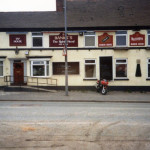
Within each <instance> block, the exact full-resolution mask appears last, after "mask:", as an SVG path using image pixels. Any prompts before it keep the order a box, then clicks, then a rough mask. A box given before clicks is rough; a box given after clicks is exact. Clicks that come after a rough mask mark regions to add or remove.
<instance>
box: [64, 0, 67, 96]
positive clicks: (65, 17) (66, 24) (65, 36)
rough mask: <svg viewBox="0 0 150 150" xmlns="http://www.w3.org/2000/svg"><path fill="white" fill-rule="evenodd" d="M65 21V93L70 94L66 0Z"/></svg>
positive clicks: (65, 8) (65, 6) (65, 7)
mask: <svg viewBox="0 0 150 150" xmlns="http://www.w3.org/2000/svg"><path fill="white" fill-rule="evenodd" d="M64 21H65V50H64V51H65V53H66V54H65V95H66V96H68V58H67V57H68V56H67V55H68V54H67V5H66V0H64Z"/></svg>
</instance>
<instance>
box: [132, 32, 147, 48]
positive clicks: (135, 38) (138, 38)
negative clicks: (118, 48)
mask: <svg viewBox="0 0 150 150" xmlns="http://www.w3.org/2000/svg"><path fill="white" fill-rule="evenodd" d="M130 46H145V35H144V34H140V33H139V32H136V33H135V34H133V35H130Z"/></svg>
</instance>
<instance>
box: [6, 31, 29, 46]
mask: <svg viewBox="0 0 150 150" xmlns="http://www.w3.org/2000/svg"><path fill="white" fill-rule="evenodd" d="M9 45H10V46H26V35H24V34H23V35H20V34H19V35H16V34H15V35H9Z"/></svg>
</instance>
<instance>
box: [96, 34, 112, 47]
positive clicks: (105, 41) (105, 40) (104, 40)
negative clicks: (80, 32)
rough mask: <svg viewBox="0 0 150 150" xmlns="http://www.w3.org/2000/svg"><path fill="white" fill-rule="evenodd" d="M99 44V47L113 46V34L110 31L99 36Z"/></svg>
mask: <svg viewBox="0 0 150 150" xmlns="http://www.w3.org/2000/svg"><path fill="white" fill-rule="evenodd" d="M98 46H99V47H111V46H113V36H112V35H109V34H108V33H104V34H103V35H101V36H98Z"/></svg>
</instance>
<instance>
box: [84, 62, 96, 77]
mask: <svg viewBox="0 0 150 150" xmlns="http://www.w3.org/2000/svg"><path fill="white" fill-rule="evenodd" d="M86 60H94V61H95V63H86ZM86 65H95V77H93V78H87V77H86V72H85V66H86ZM84 78H85V79H96V59H85V60H84Z"/></svg>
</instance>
